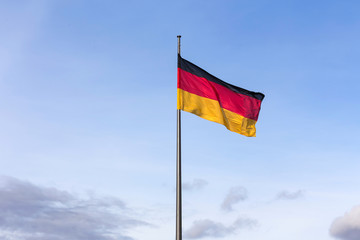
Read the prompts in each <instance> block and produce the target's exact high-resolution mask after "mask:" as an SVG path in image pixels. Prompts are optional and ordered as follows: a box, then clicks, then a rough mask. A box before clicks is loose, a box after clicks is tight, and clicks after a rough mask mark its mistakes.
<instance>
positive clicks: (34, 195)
mask: <svg viewBox="0 0 360 240" xmlns="http://www.w3.org/2000/svg"><path fill="white" fill-rule="evenodd" d="M127 210H128V209H127V208H126V206H125V203H124V202H123V201H121V200H119V199H116V198H101V199H100V198H94V197H92V198H88V199H79V198H78V197H75V196H74V195H72V194H70V193H68V192H66V191H60V190H58V189H55V188H46V187H40V186H36V185H34V184H31V183H29V182H25V181H21V180H18V179H15V178H10V177H2V178H0V212H1V215H0V238H1V237H3V238H5V239H23V240H68V239H72V240H80V239H81V240H83V239H87V240H95V239H96V240H114V239H132V238H131V237H129V236H126V234H125V232H126V231H127V230H128V229H129V228H133V227H136V226H141V225H146V223H145V222H142V221H139V220H136V219H133V218H131V217H129V216H127V214H126V213H125V212H126V211H127Z"/></svg>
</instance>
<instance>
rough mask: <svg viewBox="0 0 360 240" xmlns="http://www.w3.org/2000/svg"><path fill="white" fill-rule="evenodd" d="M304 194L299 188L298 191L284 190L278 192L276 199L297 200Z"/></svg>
mask: <svg viewBox="0 0 360 240" xmlns="http://www.w3.org/2000/svg"><path fill="white" fill-rule="evenodd" d="M303 196H304V191H303V190H298V191H296V192H289V191H282V192H279V193H278V194H277V196H276V199H283V200H295V199H298V198H302V197H303Z"/></svg>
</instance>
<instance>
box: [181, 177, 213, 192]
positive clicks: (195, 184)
mask: <svg viewBox="0 0 360 240" xmlns="http://www.w3.org/2000/svg"><path fill="white" fill-rule="evenodd" d="M206 185H208V182H207V181H205V180H204V179H194V180H193V181H192V182H190V183H183V184H182V188H183V190H190V191H192V190H200V189H202V188H204V187H205V186H206Z"/></svg>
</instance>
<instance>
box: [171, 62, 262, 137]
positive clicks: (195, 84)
mask: <svg viewBox="0 0 360 240" xmlns="http://www.w3.org/2000/svg"><path fill="white" fill-rule="evenodd" d="M264 97H265V95H264V94H262V93H259V92H252V91H248V90H245V89H243V88H240V87H237V86H234V85H231V84H229V83H226V82H224V81H222V80H220V79H218V78H217V77H215V76H213V75H211V74H209V73H208V72H206V71H205V70H203V69H201V68H200V67H198V66H196V65H194V64H193V63H191V62H189V61H187V60H185V59H183V58H182V57H181V56H180V55H178V85H177V109H180V110H183V111H186V112H190V113H193V114H195V115H197V116H199V117H202V118H204V119H207V120H210V121H213V122H217V123H220V124H222V125H224V126H225V127H226V128H227V129H229V130H230V131H233V132H236V133H240V134H242V135H245V136H248V137H255V136H256V128H255V123H256V122H257V119H258V116H259V111H260V106H261V102H262V100H263V99H264Z"/></svg>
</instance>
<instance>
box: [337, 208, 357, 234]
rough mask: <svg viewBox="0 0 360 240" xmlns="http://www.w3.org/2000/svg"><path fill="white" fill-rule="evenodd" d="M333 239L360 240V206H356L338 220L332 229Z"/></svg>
mask: <svg viewBox="0 0 360 240" xmlns="http://www.w3.org/2000/svg"><path fill="white" fill-rule="evenodd" d="M330 234H331V235H332V236H333V237H336V238H338V239H343V240H359V239H360V206H356V207H354V208H352V209H351V210H350V212H347V213H345V214H344V216H342V217H338V218H336V219H335V220H334V221H333V223H332V224H331V227H330Z"/></svg>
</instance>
